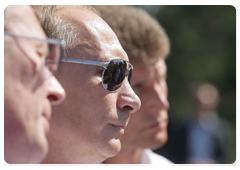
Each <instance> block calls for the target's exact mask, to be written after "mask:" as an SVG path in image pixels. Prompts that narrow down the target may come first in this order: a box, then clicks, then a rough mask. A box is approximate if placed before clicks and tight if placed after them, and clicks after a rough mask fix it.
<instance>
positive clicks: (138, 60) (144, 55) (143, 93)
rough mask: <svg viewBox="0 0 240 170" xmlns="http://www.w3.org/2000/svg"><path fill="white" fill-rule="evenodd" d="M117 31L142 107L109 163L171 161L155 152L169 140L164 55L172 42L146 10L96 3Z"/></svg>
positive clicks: (132, 117)
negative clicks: (131, 65)
mask: <svg viewBox="0 0 240 170" xmlns="http://www.w3.org/2000/svg"><path fill="white" fill-rule="evenodd" d="M94 7H95V8H96V9H97V10H99V12H100V14H101V16H102V18H103V19H104V20H105V21H106V22H107V23H108V24H109V26H110V27H111V28H112V29H113V31H114V32H115V33H116V35H117V37H118V39H119V41H120V43H121V45H122V47H123V49H124V50H125V51H126V53H127V55H128V57H129V60H130V62H131V63H132V64H133V66H134V70H133V78H132V87H133V90H134V92H135V93H136V94H137V95H138V96H139V98H140V100H141V103H142V105H141V108H140V109H139V110H138V111H137V112H136V113H133V114H132V115H131V118H130V121H129V124H128V126H127V127H126V130H125V133H124V135H123V137H122V138H121V143H122V149H121V151H120V153H119V154H118V155H116V156H115V157H112V158H109V159H107V160H106V161H104V163H106V164H161V165H163V164H169V163H172V162H171V161H169V160H168V159H166V158H165V157H163V156H161V155H158V154H156V153H154V152H152V150H151V149H156V148H159V147H161V146H163V145H164V144H165V143H166V141H167V138H168V136H167V125H168V113H167V110H168V109H169V102H168V100H167V92H168V90H167V83H166V73H167V67H166V64H165V58H166V57H167V55H168V54H169V50H170V45H169V40H168V37H167V35H166V33H165V31H164V29H163V28H162V27H161V26H160V25H159V24H158V22H157V21H156V20H155V19H153V18H152V17H151V16H150V15H149V14H147V12H146V11H144V10H142V9H139V8H135V7H130V6H102V5H101V6H94Z"/></svg>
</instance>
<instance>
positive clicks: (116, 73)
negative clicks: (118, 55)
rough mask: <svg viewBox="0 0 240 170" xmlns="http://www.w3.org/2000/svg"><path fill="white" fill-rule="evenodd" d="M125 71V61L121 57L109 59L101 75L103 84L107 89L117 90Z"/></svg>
mask: <svg viewBox="0 0 240 170" xmlns="http://www.w3.org/2000/svg"><path fill="white" fill-rule="evenodd" d="M126 71H127V63H126V62H125V61H124V60H121V59H114V60H111V61H110V63H109V64H108V66H107V68H106V70H105V71H104V75H103V86H104V88H105V89H106V90H108V91H115V90H117V89H118V88H119V87H120V86H121V84H122V82H123V80H124V78H125V76H126Z"/></svg>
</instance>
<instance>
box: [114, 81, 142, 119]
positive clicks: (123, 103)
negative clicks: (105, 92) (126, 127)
mask: <svg viewBox="0 0 240 170" xmlns="http://www.w3.org/2000/svg"><path fill="white" fill-rule="evenodd" d="M118 93H119V94H118V99H117V105H118V107H119V108H120V109H122V110H127V111H128V112H129V113H130V114H132V113H134V112H136V111H138V110H139V109H140V106H141V101H140V99H139V97H138V96H137V95H136V93H135V92H134V91H133V89H132V87H131V86H130V84H129V83H128V81H127V79H125V80H124V82H123V85H122V86H121V88H120V89H119V90H118Z"/></svg>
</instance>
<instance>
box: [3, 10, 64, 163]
mask: <svg viewBox="0 0 240 170" xmlns="http://www.w3.org/2000/svg"><path fill="white" fill-rule="evenodd" d="M62 45H63V43H62V42H61V41H58V40H53V39H47V38H46V35H45V33H44V31H43V29H42V28H41V25H40V24H39V22H38V20H37V17H36V16H35V14H34V11H33V9H32V8H31V7H30V6H7V7H6V8H5V10H4V159H5V161H6V163H13V164H22V163H24V164H26V163H39V162H41V161H42V159H43V158H44V156H45V155H46V153H47V151H48V142H47V138H46V135H47V134H48V132H49V128H50V126H49V121H50V118H51V105H58V104H60V103H61V102H62V101H63V100H64V99H65V96H66V94H65V91H64V89H63V88H62V86H61V85H60V84H59V82H58V81H57V80H56V78H55V77H54V76H53V75H52V74H53V73H54V72H55V71H56V70H57V68H58V65H59V62H60V59H61V46H62Z"/></svg>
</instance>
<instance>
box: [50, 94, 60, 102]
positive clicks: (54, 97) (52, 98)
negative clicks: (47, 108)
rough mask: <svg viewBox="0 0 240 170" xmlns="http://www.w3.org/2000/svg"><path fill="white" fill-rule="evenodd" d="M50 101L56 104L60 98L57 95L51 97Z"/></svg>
mask: <svg viewBox="0 0 240 170" xmlns="http://www.w3.org/2000/svg"><path fill="white" fill-rule="evenodd" d="M48 100H50V102H51V103H55V102H56V101H58V97H57V96H55V95H49V96H48Z"/></svg>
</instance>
